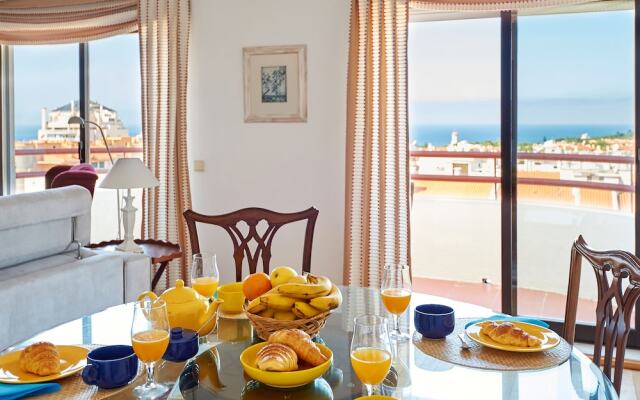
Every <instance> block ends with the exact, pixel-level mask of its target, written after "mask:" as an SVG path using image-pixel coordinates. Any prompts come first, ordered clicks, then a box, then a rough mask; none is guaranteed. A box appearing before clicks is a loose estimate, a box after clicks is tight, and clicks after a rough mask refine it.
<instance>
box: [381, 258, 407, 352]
mask: <svg viewBox="0 0 640 400" xmlns="http://www.w3.org/2000/svg"><path fill="white" fill-rule="evenodd" d="M380 296H381V298H382V304H384V307H385V308H386V309H387V311H389V313H390V314H391V318H392V320H393V329H392V330H391V332H389V337H390V338H391V340H393V341H396V342H404V341H407V340H409V339H410V338H409V334H407V333H402V332H401V331H400V323H399V319H400V315H401V314H402V313H403V312H404V311H405V310H406V309H407V307H408V306H409V302H410V301H411V277H410V276H409V266H408V265H385V267H384V273H383V275H382V285H381V286H380Z"/></svg>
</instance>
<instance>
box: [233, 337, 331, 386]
mask: <svg viewBox="0 0 640 400" xmlns="http://www.w3.org/2000/svg"><path fill="white" fill-rule="evenodd" d="M267 344H268V343H267V342H262V343H258V344H254V345H253V346H249V347H247V348H246V349H245V350H244V351H243V352H242V354H240V363H241V364H242V368H244V372H246V373H247V375H249V376H250V377H251V378H253V379H255V380H257V381H258V382H262V383H264V384H265V385H268V386H273V387H277V388H285V389H286V388H294V387H298V386H304V385H306V384H307V383H309V382H311V381H313V380H314V379H316V378H319V377H321V376H322V374H324V373H325V372H327V370H328V369H329V367H331V363H332V362H333V352H332V351H331V350H330V349H329V348H328V347H327V346H323V345H321V344H317V343H316V345H317V346H318V348H319V349H320V351H321V352H322V354H324V355H325V356H326V357H327V358H328V360H327V361H326V362H324V363H322V364H320V365H318V366H316V367H313V368H307V369H302V370H299V371H290V372H272V371H262V370H260V369H258V368H256V367H255V365H256V354H257V353H258V351H259V350H260V349H261V348H263V347H264V346H266V345H267Z"/></svg>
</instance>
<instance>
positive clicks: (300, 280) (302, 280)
mask: <svg viewBox="0 0 640 400" xmlns="http://www.w3.org/2000/svg"><path fill="white" fill-rule="evenodd" d="M287 283H307V277H306V276H305V275H298V276H294V277H293V278H291V279H289V281H288V282H287Z"/></svg>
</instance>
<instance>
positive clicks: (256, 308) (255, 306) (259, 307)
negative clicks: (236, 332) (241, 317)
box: [247, 297, 267, 314]
mask: <svg viewBox="0 0 640 400" xmlns="http://www.w3.org/2000/svg"><path fill="white" fill-rule="evenodd" d="M266 309H267V306H266V305H265V304H262V303H261V302H260V298H259V297H256V298H255V299H253V300H251V301H250V302H249V304H248V305H247V311H248V312H250V313H251V314H259V313H261V312H263V311H264V310H266Z"/></svg>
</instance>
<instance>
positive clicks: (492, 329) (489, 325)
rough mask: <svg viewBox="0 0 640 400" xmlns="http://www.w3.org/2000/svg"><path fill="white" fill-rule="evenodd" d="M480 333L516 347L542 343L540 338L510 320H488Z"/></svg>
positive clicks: (536, 345)
mask: <svg viewBox="0 0 640 400" xmlns="http://www.w3.org/2000/svg"><path fill="white" fill-rule="evenodd" d="M481 326H482V329H481V330H480V333H482V334H485V335H487V336H489V337H490V338H491V339H492V340H494V341H496V342H498V343H501V344H506V345H511V346H516V347H538V346H540V344H541V343H542V340H540V339H539V338H537V337H535V336H533V335H530V334H528V333H527V332H525V331H524V330H522V329H520V328H518V327H516V326H514V325H513V324H512V323H510V322H495V321H487V322H483V323H482V324H481Z"/></svg>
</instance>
